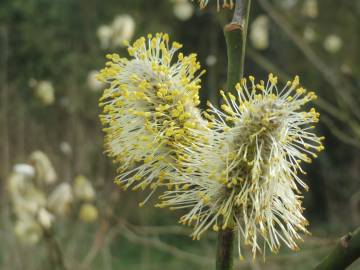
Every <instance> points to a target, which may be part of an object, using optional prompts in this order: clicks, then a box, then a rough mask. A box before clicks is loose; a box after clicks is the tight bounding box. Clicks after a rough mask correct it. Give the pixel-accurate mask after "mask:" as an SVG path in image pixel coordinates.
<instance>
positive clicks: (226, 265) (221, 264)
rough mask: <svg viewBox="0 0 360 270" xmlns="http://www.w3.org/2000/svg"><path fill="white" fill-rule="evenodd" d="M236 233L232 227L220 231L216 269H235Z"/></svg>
mask: <svg viewBox="0 0 360 270" xmlns="http://www.w3.org/2000/svg"><path fill="white" fill-rule="evenodd" d="M233 251H234V233H233V231H232V229H225V230H221V231H219V234H218V247H217V251H216V270H230V269H233V263H234V260H233Z"/></svg>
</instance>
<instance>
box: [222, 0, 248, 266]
mask: <svg viewBox="0 0 360 270" xmlns="http://www.w3.org/2000/svg"><path fill="white" fill-rule="evenodd" d="M250 6H251V0H236V5H235V11H234V17H233V20H232V22H231V23H230V24H228V25H226V26H225V27H224V35H225V40H226V46H227V56H228V69H227V83H226V88H227V89H226V90H227V91H234V90H235V85H236V84H237V83H238V82H239V81H240V80H241V78H242V77H243V76H244V62H245V49H246V37H247V28H248V22H249V15H250ZM233 249H234V232H233V230H232V229H230V228H226V229H223V230H220V231H219V234H218V244H217V254H216V269H217V270H231V269H233V265H234V260H233V253H234V252H233Z"/></svg>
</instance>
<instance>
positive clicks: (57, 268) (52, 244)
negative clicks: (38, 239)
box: [43, 228, 66, 270]
mask: <svg viewBox="0 0 360 270" xmlns="http://www.w3.org/2000/svg"><path fill="white" fill-rule="evenodd" d="M43 233H44V240H45V243H46V245H47V251H48V253H49V260H50V263H51V267H52V269H54V270H66V266H65V262H64V255H63V252H62V250H61V248H60V245H59V243H58V242H57V240H56V239H55V235H54V232H53V231H52V230H50V229H45V228H43Z"/></svg>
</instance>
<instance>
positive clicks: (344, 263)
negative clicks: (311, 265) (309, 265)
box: [314, 227, 360, 270]
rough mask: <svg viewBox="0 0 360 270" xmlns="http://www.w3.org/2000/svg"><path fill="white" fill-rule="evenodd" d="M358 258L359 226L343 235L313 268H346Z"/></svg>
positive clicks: (316, 269) (329, 269)
mask: <svg viewBox="0 0 360 270" xmlns="http://www.w3.org/2000/svg"><path fill="white" fill-rule="evenodd" d="M358 258H360V227H358V228H357V229H356V230H355V231H354V232H352V233H348V234H347V235H345V236H343V237H342V238H341V239H340V241H339V243H338V244H337V245H336V247H335V248H334V249H333V250H332V251H331V252H330V254H329V255H328V256H326V257H325V258H324V260H323V261H322V262H321V263H320V264H319V265H318V266H317V267H316V268H315V269H314V270H341V269H346V268H347V267H348V266H350V265H351V264H352V263H353V262H354V261H356V260H357V259H358Z"/></svg>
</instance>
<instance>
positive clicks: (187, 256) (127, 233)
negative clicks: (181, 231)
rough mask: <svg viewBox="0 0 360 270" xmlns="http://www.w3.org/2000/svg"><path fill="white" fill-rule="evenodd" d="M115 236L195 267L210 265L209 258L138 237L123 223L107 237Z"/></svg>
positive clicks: (156, 240) (152, 239)
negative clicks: (151, 248) (152, 248)
mask: <svg viewBox="0 0 360 270" xmlns="http://www.w3.org/2000/svg"><path fill="white" fill-rule="evenodd" d="M116 234H121V235H123V236H124V237H125V238H126V239H127V240H128V241H130V242H133V243H137V244H141V245H147V246H151V247H154V248H156V249H158V250H160V251H163V252H166V253H168V254H171V255H172V256H175V257H177V258H179V259H183V260H187V261H190V262H192V263H194V264H196V265H202V266H209V265H212V260H211V259H210V258H204V257H201V256H199V255H195V254H192V253H189V252H186V251H183V250H181V249H178V248H177V247H174V246H172V245H169V244H167V243H164V242H162V241H161V240H159V239H157V238H154V237H152V238H149V237H144V236H139V235H137V234H136V233H134V232H133V231H132V230H130V229H129V228H128V227H127V226H126V225H125V224H123V223H119V225H118V226H117V228H116V229H115V230H113V231H112V233H111V235H109V237H110V238H113V237H114V235H116Z"/></svg>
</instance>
